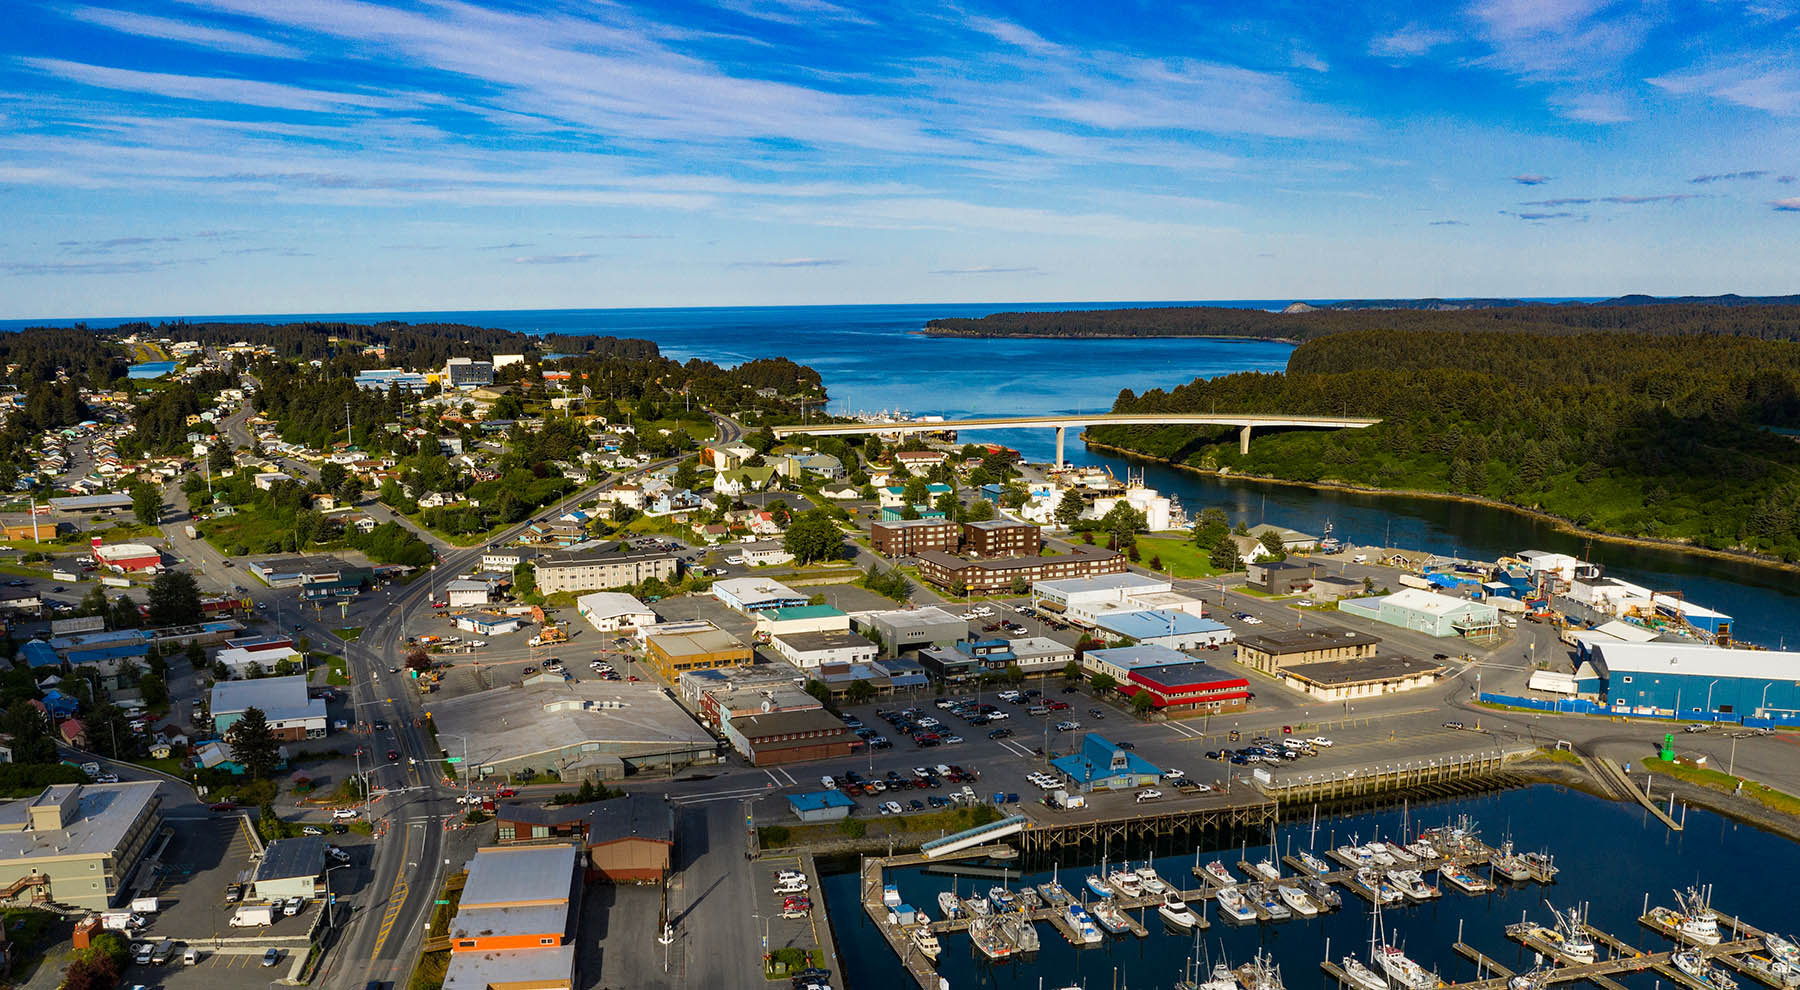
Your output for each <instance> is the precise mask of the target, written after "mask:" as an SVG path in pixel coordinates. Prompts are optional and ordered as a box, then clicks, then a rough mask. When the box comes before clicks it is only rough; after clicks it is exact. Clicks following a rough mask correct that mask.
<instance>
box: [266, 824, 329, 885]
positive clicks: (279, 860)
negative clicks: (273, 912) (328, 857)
mask: <svg viewBox="0 0 1800 990" xmlns="http://www.w3.org/2000/svg"><path fill="white" fill-rule="evenodd" d="M324 872H325V837H324V836H322V835H302V836H299V837H297V838H293V839H276V840H275V841H274V842H271V843H269V846H268V848H267V849H264V850H263V856H262V862H260V863H257V864H256V876H255V880H254V883H255V896H256V897H257V898H259V899H262V900H268V901H273V900H282V899H285V898H289V897H304V898H306V899H308V900H311V899H312V898H313V897H314V896H316V895H317V894H318V890H319V876H320V874H322V873H324Z"/></svg>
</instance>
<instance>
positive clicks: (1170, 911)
mask: <svg viewBox="0 0 1800 990" xmlns="http://www.w3.org/2000/svg"><path fill="white" fill-rule="evenodd" d="M1162 897H1163V899H1162V903H1161V904H1158V905H1157V906H1156V913H1157V914H1160V915H1162V919H1163V920H1164V921H1166V922H1168V923H1169V924H1171V925H1174V926H1175V927H1177V928H1192V927H1194V926H1195V925H1197V924H1199V923H1200V919H1199V917H1198V916H1196V915H1195V914H1194V909H1193V908H1191V907H1188V906H1187V902H1186V901H1184V900H1182V899H1181V895H1180V894H1178V893H1176V892H1175V891H1173V890H1170V889H1168V888H1167V887H1165V888H1163V895H1162Z"/></svg>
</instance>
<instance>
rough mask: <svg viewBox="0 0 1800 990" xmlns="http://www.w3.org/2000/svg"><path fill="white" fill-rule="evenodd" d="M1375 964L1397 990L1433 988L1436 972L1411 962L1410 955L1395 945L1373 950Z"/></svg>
mask: <svg viewBox="0 0 1800 990" xmlns="http://www.w3.org/2000/svg"><path fill="white" fill-rule="evenodd" d="M1375 964H1376V965H1378V966H1380V967H1381V970H1382V972H1384V973H1386V974H1387V977H1388V979H1389V980H1390V981H1392V983H1393V984H1394V986H1395V987H1397V988H1399V990H1433V988H1434V987H1436V986H1437V985H1438V978H1437V974H1436V973H1433V972H1430V971H1428V970H1426V968H1425V967H1423V966H1421V965H1419V964H1418V963H1416V962H1413V960H1412V957H1411V956H1408V955H1407V954H1406V953H1404V952H1402V951H1400V947H1399V946H1396V945H1383V946H1380V947H1379V948H1377V949H1376V950H1375Z"/></svg>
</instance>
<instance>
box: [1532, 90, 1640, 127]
mask: <svg viewBox="0 0 1800 990" xmlns="http://www.w3.org/2000/svg"><path fill="white" fill-rule="evenodd" d="M1550 105H1551V107H1553V108H1554V109H1555V110H1556V112H1557V114H1558V115H1559V116H1562V117H1564V118H1566V119H1568V120H1575V121H1580V122H1581V123H1584V124H1623V123H1625V122H1626V121H1629V120H1631V119H1632V115H1631V111H1630V110H1629V109H1628V108H1627V106H1626V101H1625V97H1624V96H1623V95H1621V94H1619V93H1571V94H1561V95H1557V96H1552V97H1551V98H1550Z"/></svg>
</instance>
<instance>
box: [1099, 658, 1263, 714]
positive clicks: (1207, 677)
mask: <svg viewBox="0 0 1800 990" xmlns="http://www.w3.org/2000/svg"><path fill="white" fill-rule="evenodd" d="M1139 691H1148V692H1149V693H1150V704H1151V705H1152V706H1154V707H1155V709H1156V710H1157V711H1159V712H1166V713H1169V714H1175V713H1179V712H1193V713H1197V714H1206V715H1216V714H1218V713H1220V712H1238V711H1243V710H1244V706H1245V705H1246V704H1248V703H1249V701H1250V682H1249V681H1247V680H1245V679H1244V678H1242V677H1232V676H1230V675H1228V674H1221V673H1220V672H1219V671H1218V670H1217V669H1215V668H1213V667H1211V666H1209V665H1207V664H1204V663H1179V664H1169V665H1167V666H1162V667H1146V668H1143V669H1141V670H1133V671H1131V672H1130V673H1128V674H1126V675H1125V683H1123V684H1121V685H1119V693H1120V694H1123V695H1125V696H1126V697H1129V698H1134V699H1135V698H1136V697H1137V694H1138V692H1139Z"/></svg>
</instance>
